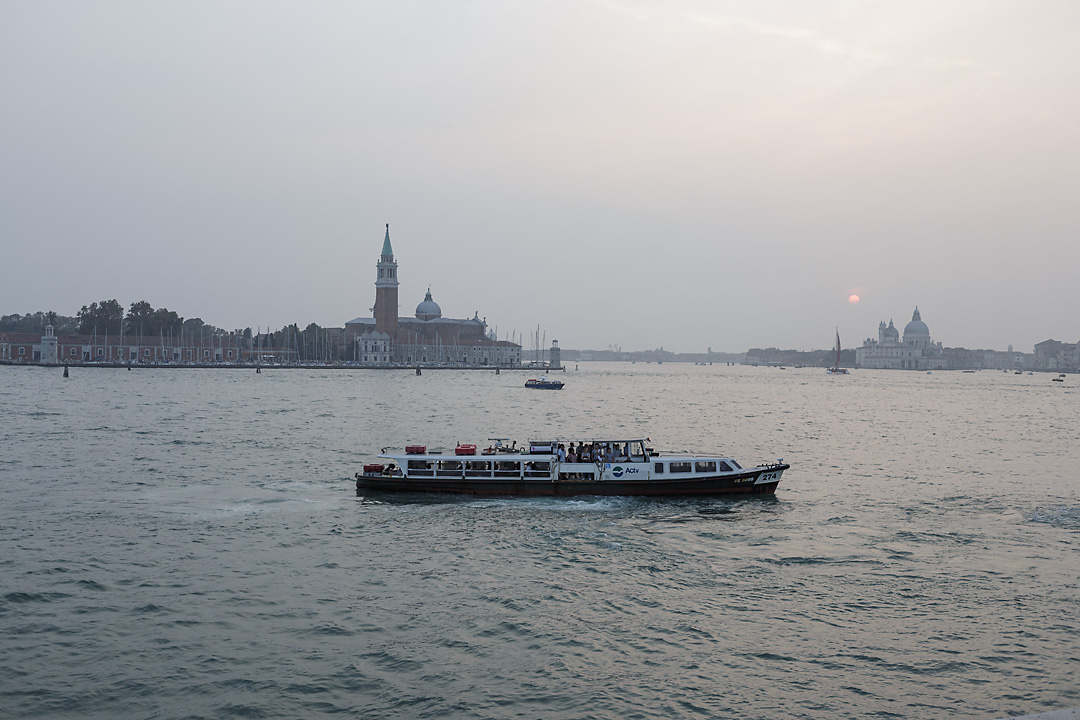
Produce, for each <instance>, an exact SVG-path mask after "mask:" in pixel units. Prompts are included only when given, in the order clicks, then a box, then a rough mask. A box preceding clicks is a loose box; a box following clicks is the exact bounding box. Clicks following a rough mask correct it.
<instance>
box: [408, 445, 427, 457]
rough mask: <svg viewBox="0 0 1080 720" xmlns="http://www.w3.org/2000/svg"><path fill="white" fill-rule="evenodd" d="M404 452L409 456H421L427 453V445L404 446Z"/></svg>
mask: <svg viewBox="0 0 1080 720" xmlns="http://www.w3.org/2000/svg"><path fill="white" fill-rule="evenodd" d="M405 452H406V453H407V454H409V455H423V454H424V453H426V452H427V445H406V446H405Z"/></svg>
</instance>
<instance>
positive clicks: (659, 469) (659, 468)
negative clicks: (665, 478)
mask: <svg viewBox="0 0 1080 720" xmlns="http://www.w3.org/2000/svg"><path fill="white" fill-rule="evenodd" d="M653 471H654V472H655V473H656V474H657V475H663V474H664V463H655V464H654V465H653Z"/></svg>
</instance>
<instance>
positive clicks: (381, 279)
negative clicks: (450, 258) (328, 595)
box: [345, 224, 521, 367]
mask: <svg viewBox="0 0 1080 720" xmlns="http://www.w3.org/2000/svg"><path fill="white" fill-rule="evenodd" d="M375 269H376V276H375V306H374V307H373V308H372V317H370V318H365V317H361V318H356V319H354V320H350V321H349V322H347V323H345V342H346V344H348V345H349V346H350V347H351V350H352V354H353V358H355V362H356V363H357V364H358V365H364V366H369V367H377V366H395V365H398V366H400V365H408V366H413V365H417V366H419V365H423V366H432V365H444V366H452V367H484V366H489V367H516V366H519V365H521V345H518V344H517V343H512V342H509V341H506V340H498V339H497V338H496V337H495V336H494V334H493V333H491V332H489V331H488V326H487V321H486V319H481V318H480V313H479V312H477V313H474V314H473V317H471V318H465V319H454V318H444V317H443V316H442V308H441V307H439V304H438V303H436V302H435V301H434V300H433V299H432V297H431V288H428V291H427V295H425V296H424V299H423V301H422V302H421V303H420V304H419V305H417V306H416V312H415V313H414V314H413V317H398V264H397V260H396V259H395V258H394V249H393V247H392V246H391V244H390V225H389V224H387V226H386V236H385V237H384V238H383V246H382V252H380V254H379V260H378V262H377V263H376V264H375Z"/></svg>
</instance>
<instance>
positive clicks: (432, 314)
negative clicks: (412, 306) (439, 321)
mask: <svg viewBox="0 0 1080 720" xmlns="http://www.w3.org/2000/svg"><path fill="white" fill-rule="evenodd" d="M416 317H417V318H418V319H420V320H434V319H435V318H441V317H442V308H441V307H439V303H437V302H435V301H434V300H432V299H431V288H428V291H427V295H425V296H424V302H422V303H420V304H419V305H417V306H416Z"/></svg>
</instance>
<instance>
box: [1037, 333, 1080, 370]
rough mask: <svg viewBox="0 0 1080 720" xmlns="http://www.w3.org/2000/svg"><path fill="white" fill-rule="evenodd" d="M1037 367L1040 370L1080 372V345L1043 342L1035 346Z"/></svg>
mask: <svg viewBox="0 0 1080 720" xmlns="http://www.w3.org/2000/svg"><path fill="white" fill-rule="evenodd" d="M1035 367H1036V368H1037V369H1039V370H1080V343H1064V342H1061V341H1060V340H1053V339H1051V340H1043V341H1042V342H1041V343H1039V344H1038V345H1036V346H1035Z"/></svg>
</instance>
